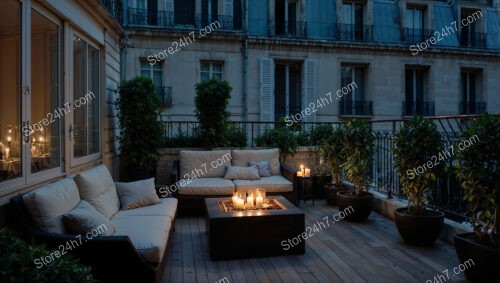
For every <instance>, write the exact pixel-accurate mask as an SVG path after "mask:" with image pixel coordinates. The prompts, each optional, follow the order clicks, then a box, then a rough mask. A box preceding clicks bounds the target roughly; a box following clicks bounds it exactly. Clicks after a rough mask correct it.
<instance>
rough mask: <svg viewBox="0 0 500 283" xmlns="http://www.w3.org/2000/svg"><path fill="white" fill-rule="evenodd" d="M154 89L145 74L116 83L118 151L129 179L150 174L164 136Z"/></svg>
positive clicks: (159, 103)
mask: <svg viewBox="0 0 500 283" xmlns="http://www.w3.org/2000/svg"><path fill="white" fill-rule="evenodd" d="M154 90H155V87H154V85H153V81H152V80H151V79H150V78H147V77H135V78H133V79H131V80H127V81H123V82H121V83H120V85H119V87H118V91H119V93H120V96H119V97H118V99H117V100H116V104H115V105H116V109H117V111H118V124H119V126H120V137H119V141H120V152H121V154H122V156H123V157H124V159H125V161H126V164H127V175H128V177H129V179H130V180H138V179H146V178H150V177H153V176H154V175H155V171H156V170H155V169H156V163H157V161H158V159H159V158H160V153H159V149H160V148H161V145H162V142H163V138H164V136H163V124H162V122H161V121H160V111H161V101H160V99H159V97H158V96H157V95H155V92H154Z"/></svg>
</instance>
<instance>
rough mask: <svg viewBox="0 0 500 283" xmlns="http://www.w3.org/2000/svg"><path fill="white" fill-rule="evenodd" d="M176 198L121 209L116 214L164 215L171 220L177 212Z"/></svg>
mask: <svg viewBox="0 0 500 283" xmlns="http://www.w3.org/2000/svg"><path fill="white" fill-rule="evenodd" d="M177 203H178V201H177V199H176V198H161V199H160V203H158V204H155V205H149V206H144V207H139V208H134V209H128V210H120V211H118V212H117V213H116V214H115V216H118V215H121V216H163V217H169V218H170V221H172V220H174V218H175V213H176V212H177Z"/></svg>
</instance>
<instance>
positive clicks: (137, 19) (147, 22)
mask: <svg viewBox="0 0 500 283" xmlns="http://www.w3.org/2000/svg"><path fill="white" fill-rule="evenodd" d="M128 24H129V25H137V26H157V27H172V26H174V13H172V12H170V11H150V10H147V9H136V8H129V9H128Z"/></svg>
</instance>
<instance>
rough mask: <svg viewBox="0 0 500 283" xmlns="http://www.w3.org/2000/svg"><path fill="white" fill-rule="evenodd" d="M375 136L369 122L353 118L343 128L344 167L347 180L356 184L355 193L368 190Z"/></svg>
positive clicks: (358, 193)
mask: <svg viewBox="0 0 500 283" xmlns="http://www.w3.org/2000/svg"><path fill="white" fill-rule="evenodd" d="M373 141H374V136H373V134H372V130H371V126H370V124H369V123H368V122H366V121H364V120H359V119H352V120H349V121H348V122H347V123H346V126H345V128H344V130H343V140H342V151H341V153H342V155H343V156H344V157H345V162H344V163H343V164H342V169H343V170H344V172H345V176H346V178H347V180H349V181H350V182H352V183H353V184H354V194H355V195H360V194H362V192H363V191H368V190H369V189H370V186H369V176H370V170H371V167H372V164H373V151H374V146H373Z"/></svg>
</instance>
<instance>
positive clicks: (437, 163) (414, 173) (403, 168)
mask: <svg viewBox="0 0 500 283" xmlns="http://www.w3.org/2000/svg"><path fill="white" fill-rule="evenodd" d="M442 151H443V143H442V139H441V134H440V133H439V131H438V129H437V126H436V124H434V123H433V122H432V121H431V120H429V119H424V117H422V116H415V117H413V118H412V119H411V120H410V121H408V122H405V124H404V125H403V126H402V127H401V129H400V130H399V131H398V133H397V134H396V137H395V140H394V148H393V149H392V152H393V154H394V167H395V168H396V170H397V172H398V175H399V180H400V183H401V186H402V188H403V192H404V193H405V195H406V196H407V197H408V211H409V212H410V213H412V214H414V215H421V214H423V213H424V212H425V209H426V208H427V204H428V201H429V199H428V198H429V197H430V195H431V194H430V193H431V191H432V190H434V189H435V187H436V186H435V181H436V178H437V176H438V175H439V174H440V173H442V172H443V170H444V162H442V161H443V159H444V158H447V156H443V155H444V153H443V152H442ZM440 157H441V159H439V158H440ZM419 168H420V169H422V170H420V171H422V173H419V172H420V171H418V170H419Z"/></svg>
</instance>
